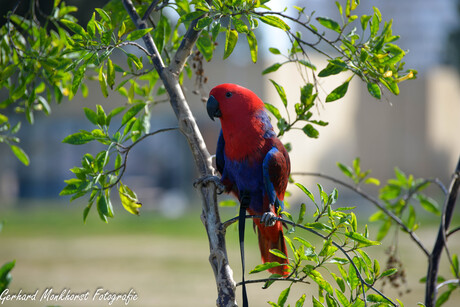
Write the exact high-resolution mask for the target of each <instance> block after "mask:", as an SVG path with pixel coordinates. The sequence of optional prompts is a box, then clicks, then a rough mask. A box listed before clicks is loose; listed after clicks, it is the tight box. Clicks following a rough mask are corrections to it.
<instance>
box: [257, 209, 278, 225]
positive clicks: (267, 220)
mask: <svg viewBox="0 0 460 307" xmlns="http://www.w3.org/2000/svg"><path fill="white" fill-rule="evenodd" d="M260 222H261V223H262V224H265V226H267V227H272V226H275V223H276V215H275V214H274V213H273V212H270V211H269V212H265V213H264V214H262V218H261V219H260Z"/></svg>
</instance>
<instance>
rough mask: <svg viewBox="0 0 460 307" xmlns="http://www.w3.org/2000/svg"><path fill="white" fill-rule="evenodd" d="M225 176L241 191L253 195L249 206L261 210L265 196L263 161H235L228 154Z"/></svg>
mask: <svg viewBox="0 0 460 307" xmlns="http://www.w3.org/2000/svg"><path fill="white" fill-rule="evenodd" d="M224 159H225V168H224V172H223V174H222V177H223V178H227V179H228V180H230V181H231V182H232V183H233V184H234V185H236V187H237V188H238V191H239V192H240V193H242V192H246V193H249V195H250V196H251V202H250V205H249V207H250V208H251V209H252V210H254V211H258V212H261V211H262V209H263V208H262V206H263V198H264V188H263V187H264V180H263V172H262V163H250V162H248V161H246V160H243V161H234V160H231V159H229V158H227V157H226V156H225V157H224Z"/></svg>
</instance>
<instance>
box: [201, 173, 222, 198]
mask: <svg viewBox="0 0 460 307" xmlns="http://www.w3.org/2000/svg"><path fill="white" fill-rule="evenodd" d="M211 182H212V183H214V184H215V185H216V191H217V194H222V193H223V192H225V186H224V185H223V184H222V182H221V181H220V178H219V177H217V176H212V175H207V176H204V177H201V178H198V179H196V180H195V181H194V182H193V186H194V187H195V188H198V187H200V186H207V185H208V184H209V183H211Z"/></svg>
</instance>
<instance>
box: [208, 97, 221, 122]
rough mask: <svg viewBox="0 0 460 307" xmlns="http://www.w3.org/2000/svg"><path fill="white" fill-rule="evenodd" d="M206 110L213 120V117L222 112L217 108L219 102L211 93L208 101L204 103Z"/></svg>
mask: <svg viewBox="0 0 460 307" xmlns="http://www.w3.org/2000/svg"><path fill="white" fill-rule="evenodd" d="M206 110H207V111H208V115H209V117H210V118H211V119H212V120H214V117H221V116H222V112H221V111H220V109H219V102H217V100H216V98H214V96H212V95H211V96H209V99H208V102H207V103H206Z"/></svg>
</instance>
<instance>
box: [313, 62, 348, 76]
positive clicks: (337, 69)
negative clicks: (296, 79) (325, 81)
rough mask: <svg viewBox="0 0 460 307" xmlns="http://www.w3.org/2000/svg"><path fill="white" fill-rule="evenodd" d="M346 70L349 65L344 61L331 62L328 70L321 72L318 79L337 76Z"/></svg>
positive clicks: (327, 67)
mask: <svg viewBox="0 0 460 307" xmlns="http://www.w3.org/2000/svg"><path fill="white" fill-rule="evenodd" d="M345 70H347V64H346V63H345V62H343V61H342V60H334V61H330V62H329V63H328V64H327V66H326V68H324V69H323V70H321V71H320V72H319V74H318V77H321V78H324V77H327V76H331V75H337V74H339V73H341V72H342V71H345Z"/></svg>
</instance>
